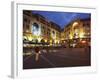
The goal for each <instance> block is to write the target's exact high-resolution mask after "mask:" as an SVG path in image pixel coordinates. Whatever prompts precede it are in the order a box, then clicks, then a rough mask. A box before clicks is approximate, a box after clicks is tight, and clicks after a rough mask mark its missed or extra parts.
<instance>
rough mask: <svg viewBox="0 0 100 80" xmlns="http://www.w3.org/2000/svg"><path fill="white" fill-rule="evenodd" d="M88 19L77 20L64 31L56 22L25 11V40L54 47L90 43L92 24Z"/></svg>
mask: <svg viewBox="0 0 100 80" xmlns="http://www.w3.org/2000/svg"><path fill="white" fill-rule="evenodd" d="M90 21H91V20H90V18H88V19H76V20H73V21H72V22H70V23H69V24H68V25H66V26H65V27H64V28H63V29H61V28H60V26H59V25H57V24H56V23H54V22H51V21H48V20H47V19H46V18H45V17H44V16H42V15H40V14H36V13H32V11H27V10H24V11H23V40H24V41H31V42H33V43H46V44H48V45H49V46H52V45H58V44H61V45H66V46H69V45H70V44H71V43H73V42H75V43H77V42H79V41H81V40H86V41H88V42H90V38H91V37H90V36H91V22H90ZM82 42H84V41H82Z"/></svg>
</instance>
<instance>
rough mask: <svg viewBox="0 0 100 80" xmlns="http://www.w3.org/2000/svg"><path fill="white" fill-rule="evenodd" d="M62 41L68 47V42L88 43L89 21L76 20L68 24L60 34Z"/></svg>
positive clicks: (89, 34) (89, 33) (89, 35)
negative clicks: (83, 41)
mask: <svg viewBox="0 0 100 80" xmlns="http://www.w3.org/2000/svg"><path fill="white" fill-rule="evenodd" d="M62 34H63V36H62V40H63V41H64V42H66V43H67V44H68V45H69V44H70V43H69V42H72V43H76V44H77V43H78V42H79V41H82V40H85V41H87V42H88V43H90V37H91V20H90V18H88V19H77V20H74V21H72V22H71V23H69V24H68V25H67V26H65V27H64V30H63V32H62ZM67 44H66V45H67Z"/></svg>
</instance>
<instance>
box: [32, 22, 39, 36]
mask: <svg viewBox="0 0 100 80" xmlns="http://www.w3.org/2000/svg"><path fill="white" fill-rule="evenodd" d="M32 33H33V34H34V35H38V34H39V25H38V24H37V23H33V24H32Z"/></svg>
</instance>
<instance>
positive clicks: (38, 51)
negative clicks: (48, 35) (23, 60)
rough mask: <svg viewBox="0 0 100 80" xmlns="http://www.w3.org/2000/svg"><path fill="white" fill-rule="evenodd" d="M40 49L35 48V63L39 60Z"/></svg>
mask: <svg viewBox="0 0 100 80" xmlns="http://www.w3.org/2000/svg"><path fill="white" fill-rule="evenodd" d="M39 54H40V48H39V47H35V61H38V60H39Z"/></svg>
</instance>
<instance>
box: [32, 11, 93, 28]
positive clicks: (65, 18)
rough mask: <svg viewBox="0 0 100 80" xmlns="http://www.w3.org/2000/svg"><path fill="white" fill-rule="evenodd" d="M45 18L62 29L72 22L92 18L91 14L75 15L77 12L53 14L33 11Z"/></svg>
mask: <svg viewBox="0 0 100 80" xmlns="http://www.w3.org/2000/svg"><path fill="white" fill-rule="evenodd" d="M33 13H38V14H40V15H42V16H44V17H45V18H46V19H47V20H48V21H52V22H54V23H56V24H58V25H59V26H60V27H61V28H63V27H64V26H65V25H67V24H69V23H70V22H71V21H73V20H75V19H77V18H80V19H85V18H91V14H90V13H77V12H76V13H75V12H51V11H33Z"/></svg>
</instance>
